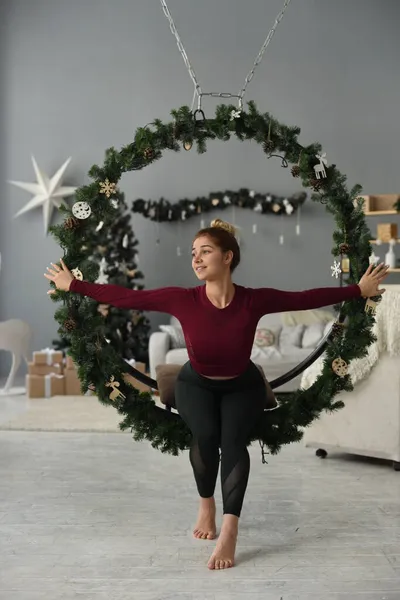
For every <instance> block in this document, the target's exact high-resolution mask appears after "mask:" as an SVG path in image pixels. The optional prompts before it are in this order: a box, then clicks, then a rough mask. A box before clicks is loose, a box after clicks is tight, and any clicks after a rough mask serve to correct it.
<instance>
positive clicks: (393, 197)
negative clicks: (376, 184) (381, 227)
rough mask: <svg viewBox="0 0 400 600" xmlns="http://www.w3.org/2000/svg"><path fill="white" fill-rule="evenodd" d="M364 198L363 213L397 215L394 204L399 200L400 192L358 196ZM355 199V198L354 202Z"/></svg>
mask: <svg viewBox="0 0 400 600" xmlns="http://www.w3.org/2000/svg"><path fill="white" fill-rule="evenodd" d="M360 197H361V198H362V199H363V200H364V206H363V209H364V214H365V215H368V216H370V217H373V216H377V217H378V216H380V215H399V214H400V212H398V211H397V210H396V209H395V208H394V205H395V204H396V202H398V201H399V200H400V194H375V195H372V194H371V195H367V196H360ZM356 202H357V200H355V203H356Z"/></svg>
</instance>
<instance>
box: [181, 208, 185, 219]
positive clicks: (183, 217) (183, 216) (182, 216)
mask: <svg viewBox="0 0 400 600" xmlns="http://www.w3.org/2000/svg"><path fill="white" fill-rule="evenodd" d="M181 219H182V221H186V210H183V211H182V212H181Z"/></svg>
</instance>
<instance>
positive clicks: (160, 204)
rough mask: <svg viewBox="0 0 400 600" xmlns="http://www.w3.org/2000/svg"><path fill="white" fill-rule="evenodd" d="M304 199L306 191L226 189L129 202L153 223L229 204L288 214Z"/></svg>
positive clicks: (177, 219)
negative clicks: (282, 193) (285, 193)
mask: <svg viewBox="0 0 400 600" xmlns="http://www.w3.org/2000/svg"><path fill="white" fill-rule="evenodd" d="M306 199H307V193H306V192H299V193H297V194H293V195H292V196H275V195H273V194H260V193H257V192H254V191H253V190H248V189H240V190H239V191H237V192H232V191H230V190H226V191H225V192H211V193H210V194H209V196H207V197H206V196H201V197H197V198H194V199H188V198H184V199H182V200H178V202H174V203H172V202H170V201H169V200H165V199H164V198H160V200H143V199H142V198H138V199H137V200H134V201H133V205H132V212H134V213H139V214H141V215H143V216H144V217H146V219H151V220H152V221H157V222H165V221H170V222H171V221H186V220H187V219H189V218H190V217H194V216H197V215H200V214H203V213H206V212H209V211H211V210H225V209H226V208H229V207H231V206H235V207H239V208H249V209H250V210H253V211H254V212H258V213H260V214H271V215H282V214H283V215H287V216H290V215H291V214H293V213H295V212H296V211H297V210H298V208H299V207H300V206H301V205H302V204H304V202H305V201H306Z"/></svg>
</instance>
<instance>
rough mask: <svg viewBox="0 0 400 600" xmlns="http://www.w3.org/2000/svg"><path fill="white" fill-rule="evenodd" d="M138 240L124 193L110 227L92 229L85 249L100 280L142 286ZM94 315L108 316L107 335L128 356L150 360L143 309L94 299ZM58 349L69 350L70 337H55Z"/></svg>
mask: <svg viewBox="0 0 400 600" xmlns="http://www.w3.org/2000/svg"><path fill="white" fill-rule="evenodd" d="M137 246H138V240H137V239H135V236H134V233H133V230H132V227H131V214H130V212H129V211H128V207H127V205H126V202H125V200H124V197H123V195H122V194H121V195H120V198H119V201H118V206H117V210H116V212H115V215H114V218H113V220H112V222H111V223H110V224H109V225H108V226H107V227H106V226H105V225H104V223H103V222H100V223H98V225H97V226H96V228H94V229H93V230H92V231H88V232H87V234H86V236H85V245H84V248H82V250H84V252H85V254H86V256H88V257H90V260H92V261H93V262H95V263H96V264H98V265H99V268H100V272H99V276H98V278H97V283H112V284H115V285H120V286H123V287H127V288H130V289H133V290H141V289H143V288H144V286H143V285H141V284H139V283H138V281H139V280H141V279H143V273H142V272H141V271H139V270H138V268H137V258H136V257H137V254H138V249H137ZM93 313H94V314H93V316H95V314H98V313H100V315H102V317H103V318H104V328H103V331H104V336H105V337H106V339H107V340H108V341H109V343H110V344H111V345H112V346H113V348H114V349H115V350H116V351H117V352H118V354H119V355H120V356H121V357H122V358H125V359H127V360H132V359H134V360H136V361H141V362H145V363H146V364H147V362H148V343H149V333H150V322H149V320H148V319H147V318H146V317H145V316H144V314H143V313H142V312H140V311H136V310H135V311H134V310H125V309H120V308H115V307H113V306H109V305H106V304H97V303H95V302H93ZM53 345H54V347H55V348H56V349H60V350H64V351H66V350H68V348H69V337H65V336H64V337H62V338H61V339H60V340H55V341H54V342H53Z"/></svg>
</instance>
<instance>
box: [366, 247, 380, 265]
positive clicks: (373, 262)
mask: <svg viewBox="0 0 400 600" xmlns="http://www.w3.org/2000/svg"><path fill="white" fill-rule="evenodd" d="M379 260H380V259H379V256H377V255H376V254H375V252H374V251H373V250H372V254H371V256H370V257H369V259H368V261H369V264H370V265H377V264H378V262H379Z"/></svg>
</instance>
